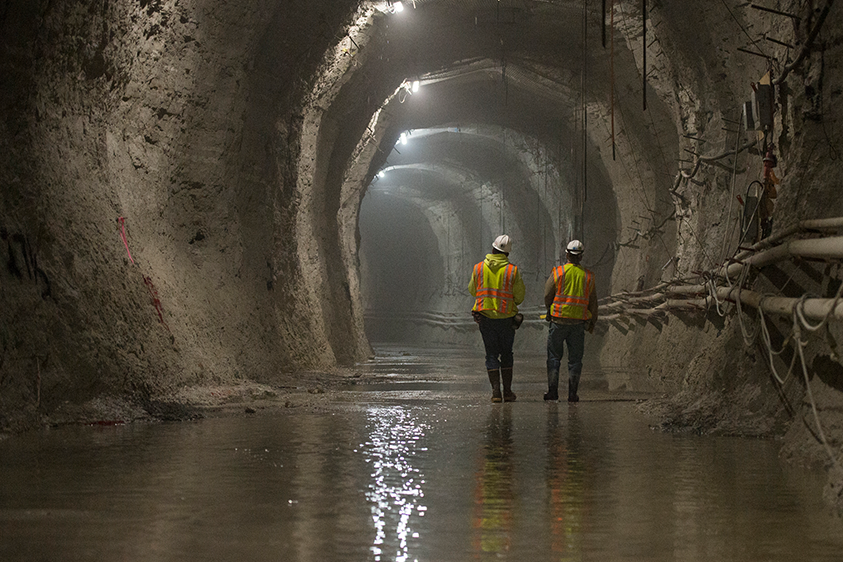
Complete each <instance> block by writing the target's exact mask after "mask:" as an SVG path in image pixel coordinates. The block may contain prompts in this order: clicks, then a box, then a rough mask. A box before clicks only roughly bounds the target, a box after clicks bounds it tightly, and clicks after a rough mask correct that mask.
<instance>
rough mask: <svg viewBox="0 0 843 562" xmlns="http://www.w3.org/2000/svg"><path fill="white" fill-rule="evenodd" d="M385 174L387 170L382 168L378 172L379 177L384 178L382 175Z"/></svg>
mask: <svg viewBox="0 0 843 562" xmlns="http://www.w3.org/2000/svg"><path fill="white" fill-rule="evenodd" d="M385 175H386V172H384V171H383V170H381V171H380V172H378V177H379V178H382V177H384V176H385Z"/></svg>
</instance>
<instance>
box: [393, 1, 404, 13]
mask: <svg viewBox="0 0 843 562" xmlns="http://www.w3.org/2000/svg"><path fill="white" fill-rule="evenodd" d="M392 7H393V9H394V10H395V13H396V14H397V13H399V12H403V11H404V4H402V3H401V2H395V3H394V4H393V5H392Z"/></svg>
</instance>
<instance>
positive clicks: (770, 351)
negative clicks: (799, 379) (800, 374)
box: [758, 306, 796, 386]
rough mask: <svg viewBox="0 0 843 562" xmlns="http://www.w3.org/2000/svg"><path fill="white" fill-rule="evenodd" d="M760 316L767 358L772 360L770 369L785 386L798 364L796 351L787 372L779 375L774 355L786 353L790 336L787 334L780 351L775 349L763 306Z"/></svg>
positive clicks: (759, 310) (759, 311)
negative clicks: (782, 375)
mask: <svg viewBox="0 0 843 562" xmlns="http://www.w3.org/2000/svg"><path fill="white" fill-rule="evenodd" d="M758 317H759V323H760V324H761V339H762V340H763V341H764V347H765V348H766V349H767V358H768V359H769V360H770V371H772V372H773V377H774V378H775V379H776V380H777V381H778V382H779V384H780V385H782V386H784V383H785V381H786V380H787V379H788V378H790V374H791V373H792V372H793V366H794V365H796V353H794V354H793V358H791V360H790V368H789V369H788V370H787V374H786V375H785V376H784V378H782V377H781V376H780V375H779V372H778V370H776V366H775V364H774V363H773V357H774V356H776V355H781V354H782V353H784V350H785V349H786V348H787V345H788V342H790V337H791V336H787V338H785V340H784V343H783V344H782V348H781V349H780V350H778V351H774V350H773V342H772V340H771V339H770V331H769V330H768V329H767V320H766V318H764V311H763V310H762V309H761V307H760V306H759V307H758Z"/></svg>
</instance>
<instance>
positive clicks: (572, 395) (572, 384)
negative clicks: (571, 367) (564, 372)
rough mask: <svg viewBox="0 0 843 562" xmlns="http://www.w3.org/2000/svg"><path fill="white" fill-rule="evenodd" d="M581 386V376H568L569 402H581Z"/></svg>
mask: <svg viewBox="0 0 843 562" xmlns="http://www.w3.org/2000/svg"><path fill="white" fill-rule="evenodd" d="M579 386H580V377H579V376H575V377H574V376H569V377H568V402H579V401H580V397H579V396H578V395H577V388H578V387H579Z"/></svg>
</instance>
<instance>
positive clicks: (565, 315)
mask: <svg viewBox="0 0 843 562" xmlns="http://www.w3.org/2000/svg"><path fill="white" fill-rule="evenodd" d="M584 249H585V248H584V247H583V244H582V242H580V241H579V240H572V241H571V242H570V243H569V244H568V246H567V248H566V249H565V255H566V257H567V260H568V263H566V264H565V265H560V266H557V267H555V268H553V272H552V273H551V274H550V277H548V279H547V282H545V284H544V304H545V306H546V307H547V320H548V321H549V323H550V326H549V331H548V334H547V394H545V395H544V399H545V400H551V401H556V400H559V367H560V365H561V363H562V353H563V344H565V345H567V346H568V402H579V399H580V397H579V395H578V394H577V387H579V384H580V375H581V374H582V358H583V353H584V352H585V332H586V330H588V332H589V333H592V332H593V331H594V323H595V322H596V321H597V293H596V291H595V290H594V274H593V273H592V272H591V271H589V270H587V269H585V268H584V267H583V266H582V265H580V262H581V261H582V254H583V251H584Z"/></svg>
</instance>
